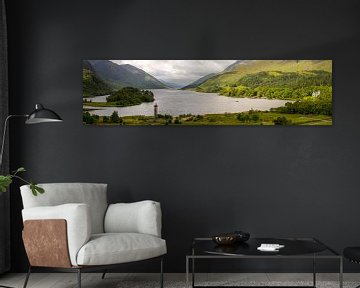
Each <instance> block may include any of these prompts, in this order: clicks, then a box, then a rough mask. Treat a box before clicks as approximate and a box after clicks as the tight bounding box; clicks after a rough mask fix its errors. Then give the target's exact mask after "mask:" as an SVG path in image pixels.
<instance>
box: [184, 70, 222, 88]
mask: <svg viewBox="0 0 360 288" xmlns="http://www.w3.org/2000/svg"><path fill="white" fill-rule="evenodd" d="M215 75H216V73H210V74H208V75H205V76H203V77H201V78H199V79H197V80H195V81H194V82H191V83H190V84H188V85H186V86H184V87H182V88H181V89H184V90H185V89H191V88H196V87H197V86H199V85H201V84H202V83H204V82H205V81H207V80H209V79H210V78H211V77H214V76H215Z"/></svg>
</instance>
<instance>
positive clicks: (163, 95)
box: [84, 89, 290, 116]
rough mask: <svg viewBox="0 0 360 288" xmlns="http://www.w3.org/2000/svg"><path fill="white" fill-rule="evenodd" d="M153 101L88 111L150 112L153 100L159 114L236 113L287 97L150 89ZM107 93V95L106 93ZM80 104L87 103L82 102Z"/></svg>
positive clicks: (275, 103)
mask: <svg viewBox="0 0 360 288" xmlns="http://www.w3.org/2000/svg"><path fill="white" fill-rule="evenodd" d="M151 91H152V92H153V93H154V98H155V101H154V102H152V103H142V104H140V105H136V106H129V107H101V108H99V109H97V108H96V110H92V111H90V113H93V114H97V115H99V116H109V115H111V114H112V113H113V112H114V111H117V112H118V114H119V116H134V115H144V116H151V115H154V104H155V103H156V104H157V105H158V113H159V114H170V115H172V116H178V115H181V114H189V113H191V114H193V115H198V114H200V115H204V114H220V113H226V112H228V113H236V112H244V111H249V110H251V109H254V110H269V109H270V108H276V107H281V106H284V105H285V103H286V102H290V101H288V100H270V99H249V98H233V97H225V96H219V95H218V94H217V93H200V92H194V91H188V90H175V89H153V90H151ZM107 96H108V95H107ZM107 96H97V97H93V98H87V99H91V100H92V101H93V102H106V97H107ZM84 108H91V109H94V107H87V106H86V104H84Z"/></svg>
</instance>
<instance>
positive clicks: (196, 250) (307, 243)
mask: <svg viewBox="0 0 360 288" xmlns="http://www.w3.org/2000/svg"><path fill="white" fill-rule="evenodd" d="M261 244H280V245H284V247H283V248H281V249H279V250H278V251H271V252H269V251H260V250H258V249H257V247H259V246H260V245H261ZM206 255H207V256H211V257H221V256H222V257H223V256H228V257H230V256H237V257H264V256H265V257H267V256H269V257H274V256H277V257H279V256H280V257H281V256H283V257H288V256H291V257H296V256H299V257H303V256H310V257H313V256H316V257H321V256H322V257H341V255H339V254H338V253H337V252H336V251H335V250H333V249H331V248H330V247H328V246H327V245H325V244H324V243H322V242H320V241H319V240H317V239H315V238H250V239H249V240H248V241H246V242H243V243H236V244H233V245H217V244H216V243H214V242H213V241H212V239H211V238H194V239H193V245H192V249H191V252H190V254H189V255H188V256H190V257H191V256H206Z"/></svg>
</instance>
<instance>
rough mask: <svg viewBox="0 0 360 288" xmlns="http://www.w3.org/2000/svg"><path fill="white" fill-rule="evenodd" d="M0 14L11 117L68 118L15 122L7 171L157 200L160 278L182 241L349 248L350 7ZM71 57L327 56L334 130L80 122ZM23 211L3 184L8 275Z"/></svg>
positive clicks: (16, 9)
mask: <svg viewBox="0 0 360 288" xmlns="http://www.w3.org/2000/svg"><path fill="white" fill-rule="evenodd" d="M8 12H9V15H8V19H9V34H10V35H9V37H10V38H9V45H10V51H9V54H10V77H11V79H10V80H11V83H10V84H11V86H10V97H11V99H10V100H11V111H12V112H13V113H25V112H28V111H30V110H32V107H33V105H34V103H38V102H40V103H43V104H44V105H46V106H48V107H50V108H53V109H54V110H56V111H58V112H59V114H60V115H61V116H62V117H63V118H64V120H65V122H64V123H63V124H60V125H50V126H49V125H36V126H28V127H25V125H24V124H23V122H22V121H17V120H16V121H14V122H12V127H11V129H12V130H11V158H12V162H11V165H12V168H16V167H18V166H19V165H23V166H25V167H26V168H27V169H28V170H29V171H30V172H29V173H28V174H27V176H28V177H30V178H32V179H35V180H36V181H38V182H63V181H71V182H77V181H84V182H105V183H108V184H109V200H110V202H119V201H137V200H142V199H154V200H157V201H160V202H161V204H162V209H163V235H164V237H165V238H166V239H167V243H168V250H169V253H168V258H167V262H166V271H172V272H179V271H184V268H185V267H184V266H185V265H184V264H185V258H184V255H185V253H186V252H187V249H188V248H189V245H190V243H191V239H192V237H195V236H208V235H212V234H214V233H216V232H219V231H229V230H233V229H244V230H247V231H250V232H251V234H252V235H256V236H268V235H270V236H279V237H287V236H291V237H292V236H301V237H307V236H315V237H318V238H319V239H322V240H323V241H324V242H326V243H328V244H329V245H331V246H333V247H334V248H336V249H338V250H341V249H342V248H343V247H344V246H347V245H360V229H359V227H360V224H359V219H360V209H359V202H360V193H359V189H358V187H359V186H360V185H359V184H360V174H359V173H360V172H359V169H358V167H359V166H358V163H359V159H360V152H359V143H360V137H359V136H360V128H359V114H358V113H359V112H358V111H359V108H358V107H359V105H360V95H359V89H358V83H359V75H360V70H359V67H360V57H359V51H360V41H359V39H360V28H359V27H360V18H359V17H358V16H359V12H360V2H359V1H356V0H354V1H344V0H338V1H327V0H316V1H314V0H311V1H310V0H301V1H299V0H292V1H288V0H273V1H266V0H263V1H260V0H247V1H239V0H236V1H235V0H233V1H229V0H226V1H207V0H198V1H186V0H185V1H184V0H176V1H165V0H164V1H158V0H156V1H146V0H137V1H134V0H132V1H130V0H129V1H117V0H107V1H95V0H94V1H92V0H90V1H89V0H87V1H85V0H77V1H70V0H62V1H47V0H33V1H20V0H11V1H8ZM82 59H333V60H334V125H333V126H332V127H156V128H152V127H103V128H98V127H85V126H83V125H82V109H81V107H82V99H81V98H82V97H81V85H82V83H81V79H82V78H81V64H82V63H81V60H82ZM20 211H21V199H20V196H19V193H18V191H17V186H16V185H13V191H12V224H13V225H12V243H13V246H12V261H13V266H12V267H13V271H20V270H24V268H25V265H26V257H25V254H24V250H23V246H22V242H21V236H20V235H21V234H20V233H21V216H20ZM154 265H155V263H152V264H149V265H141V266H140V265H136V266H129V267H131V268H129V269H131V270H133V271H139V270H145V271H151V270H154V269H155V268H157V267H156V266H154ZM251 265H255V266H257V267H259V268H266V267H267V266H266V265H265V264H264V263H256V264H254V263H253V264H251ZM281 266H282V267H285V264H279V266H271V267H272V268H269V267H268V268H269V269H273V270H274V269H275V270H276V269H278V268H276V267H281ZM222 267H223V269H226V268H229V266H222ZM274 267H275V268H274ZM336 267H337V266H336ZM353 267H354V266H349V267H348V268H347V269H351V268H353ZM287 268H289V267H287ZM356 268H357V267H355V268H354V269H356ZM126 269H127V267H126ZM289 269H290V268H289Z"/></svg>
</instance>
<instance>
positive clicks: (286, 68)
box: [197, 60, 332, 92]
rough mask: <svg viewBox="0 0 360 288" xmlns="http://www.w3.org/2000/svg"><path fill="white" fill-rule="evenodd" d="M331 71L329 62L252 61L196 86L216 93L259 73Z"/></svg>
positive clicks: (232, 66) (240, 63)
mask: <svg viewBox="0 0 360 288" xmlns="http://www.w3.org/2000/svg"><path fill="white" fill-rule="evenodd" d="M316 70H322V71H326V72H330V73H331V71H332V61H331V60H252V61H249V60H248V61H241V60H239V61H237V62H235V63H234V64H231V65H230V66H229V67H227V68H226V69H225V70H224V71H223V72H222V73H219V74H218V75H216V76H215V77H212V78H210V79H209V80H207V81H206V82H204V83H202V84H200V85H198V86H197V89H198V90H200V91H205V92H217V91H219V89H220V87H224V86H234V85H236V84H237V82H238V81H239V80H240V79H241V78H242V77H244V76H246V75H249V74H255V73H259V72H299V73H300V72H305V71H316Z"/></svg>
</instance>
